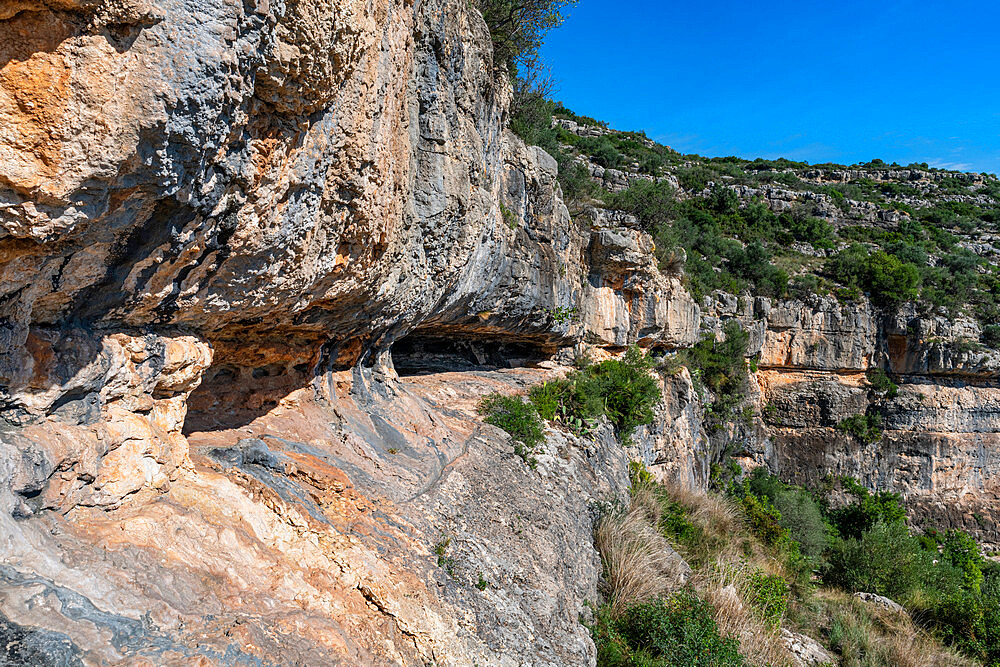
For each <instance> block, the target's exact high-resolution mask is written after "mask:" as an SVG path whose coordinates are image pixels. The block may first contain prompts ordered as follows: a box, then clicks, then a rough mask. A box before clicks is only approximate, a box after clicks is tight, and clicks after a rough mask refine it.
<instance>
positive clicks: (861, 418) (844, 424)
mask: <svg viewBox="0 0 1000 667" xmlns="http://www.w3.org/2000/svg"><path fill="white" fill-rule="evenodd" d="M837 429H838V430H840V431H843V432H844V433H850V434H851V435H853V436H854V437H855V438H857V439H858V440H860V441H861V442H863V443H865V444H868V445H870V444H873V443H876V442H878V441H879V440H881V439H882V416H881V415H851V416H850V417H848V418H846V419H843V420H841V421H840V423H839V424H837Z"/></svg>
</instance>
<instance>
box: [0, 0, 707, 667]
mask: <svg viewBox="0 0 1000 667" xmlns="http://www.w3.org/2000/svg"><path fill="white" fill-rule="evenodd" d="M0 44H3V46H0V125H2V127H3V128H5V129H4V130H3V131H2V132H0V227H2V229H0V341H2V345H0V487H2V491H0V510H2V511H0V524H2V525H0V534H2V535H3V538H2V541H0V552H2V555H3V559H2V561H3V564H2V566H0V627H2V628H3V630H2V635H3V636H4V637H5V638H8V639H9V641H6V642H5V644H4V645H5V647H6V648H5V650H6V651H7V654H6V656H5V658H6V659H7V660H16V659H20V658H24V659H34V658H31V656H35V657H37V656H46V657H45V660H48V661H52V662H62V663H65V664H75V663H77V662H80V661H82V662H85V663H88V664H118V663H121V662H128V663H140V662H143V661H147V662H155V663H157V664H181V663H184V664H186V663H189V662H197V661H203V662H209V663H218V664H243V663H249V662H252V663H255V664H279V663H280V664H289V663H296V664H430V663H434V664H444V665H467V664H482V665H519V664H535V665H563V664H574V665H576V664H591V663H593V660H594V649H593V644H592V642H591V640H590V638H589V633H588V632H587V631H586V629H585V628H584V627H583V626H582V625H581V624H580V616H581V613H583V612H584V611H585V606H584V603H585V602H586V601H596V600H597V597H598V593H597V580H598V577H599V575H600V568H601V566H600V561H599V559H598V558H597V554H596V552H595V551H594V549H593V546H592V539H591V537H592V536H591V520H592V513H591V508H592V507H593V506H594V505H595V504H596V503H599V502H615V501H616V499H620V498H621V496H622V494H623V493H624V491H625V489H626V488H627V465H626V464H627V461H626V452H625V451H624V450H623V449H622V448H621V446H620V445H619V444H618V443H617V442H616V441H615V440H614V438H613V436H612V434H611V432H610V430H609V429H607V427H604V429H603V430H598V431H597V432H595V433H594V434H593V437H591V438H589V439H581V438H577V437H575V436H573V435H572V434H569V433H565V432H561V431H551V432H549V433H548V437H547V439H546V443H545V445H544V446H543V449H542V451H540V452H538V453H537V454H536V457H535V458H536V460H537V464H536V466H535V467H529V466H528V465H527V463H526V462H525V461H523V460H522V459H521V458H519V457H518V456H516V455H515V454H514V451H513V448H512V447H511V446H510V444H509V442H508V437H507V436H506V435H505V434H503V433H502V432H500V431H498V430H497V429H495V428H492V427H488V426H485V425H483V424H482V422H481V421H480V420H479V419H478V418H477V416H476V413H475V406H476V404H477V403H478V400H479V399H480V398H481V397H482V396H483V395H485V394H488V393H490V392H492V391H504V392H511V391H520V390H523V389H524V388H525V387H526V386H527V385H528V384H530V383H533V382H538V381H542V380H544V379H546V378H548V377H553V376H557V375H559V374H561V373H565V372H566V368H564V367H562V366H560V365H559V364H558V363H554V362H550V363H548V364H546V367H547V368H548V370H544V369H539V368H535V369H528V368H523V367H521V368H517V366H519V365H524V364H532V365H535V364H537V362H538V361H540V360H543V359H548V358H550V357H552V356H553V355H557V353H558V356H557V357H556V358H557V359H563V360H567V359H570V358H571V357H572V348H573V346H576V345H583V344H588V345H596V346H599V347H606V348H610V349H611V350H613V351H614V350H620V349H621V348H622V347H624V346H626V345H629V344H632V343H636V342H641V343H642V344H643V345H645V346H647V347H659V348H664V349H674V348H678V347H683V346H685V345H688V344H690V343H691V342H693V341H694V340H695V339H696V337H697V330H698V322H699V318H700V314H699V309H698V306H697V305H696V304H695V303H694V302H693V301H692V300H691V298H690V297H689V296H688V295H687V293H686V291H685V290H684V289H683V288H682V286H681V284H680V281H679V279H678V277H677V276H666V275H663V274H662V273H661V272H660V271H659V269H658V267H657V265H656V261H655V259H653V258H652V256H651V253H652V243H651V240H650V238H649V237H648V235H645V234H643V233H641V232H638V231H636V230H634V229H632V228H630V227H629V225H628V224H627V223H626V221H622V220H618V219H614V218H608V219H606V220H604V221H602V222H601V223H600V224H591V222H590V221H588V220H585V219H579V220H574V219H573V218H572V217H571V216H570V214H569V211H568V210H567V208H566V206H565V205H564V204H563V202H562V198H561V195H560V191H559V186H558V183H557V180H556V176H557V166H556V162H555V160H553V159H552V158H551V157H550V156H548V155H547V154H546V153H544V152H543V151H541V150H539V149H537V148H531V147H526V146H525V145H524V144H522V143H521V142H520V141H519V140H518V139H517V138H516V137H515V136H514V135H513V134H511V133H509V132H506V131H504V129H503V127H504V125H505V120H506V118H505V117H506V114H507V98H508V96H509V87H508V86H507V84H506V83H505V82H504V80H503V78H502V76H500V75H498V74H497V72H496V71H495V69H494V67H493V63H492V61H491V57H492V56H491V50H492V45H491V42H490V39H489V34H488V31H487V29H486V26H485V25H484V23H483V21H482V19H481V17H480V16H479V14H478V13H477V12H476V11H474V10H473V9H471V8H470V6H469V4H468V3H466V2H464V1H459V0H430V1H428V2H420V3H412V2H408V1H405V0H376V1H375V2H367V3H360V2H352V1H344V2H335V3H327V4H325V5H322V6H314V5H312V4H309V3H305V2H297V1H292V0H289V1H286V2H280V3H268V2H244V3H240V2H230V1H229V0H163V1H161V2H156V3H146V2H141V1H138V0H136V1H131V0H129V1H120V2H117V1H116V2H105V1H103V0H94V1H89V0H88V1H78V0H58V1H56V0H52V1H46V2H36V1H34V0H25V1H22V2H16V3H14V4H13V5H11V4H10V3H8V4H7V5H5V7H4V9H2V10H0ZM414 351H418V352H414ZM560 351H561V352H560ZM415 355H421V356H423V358H422V359H421V363H413V356H415ZM456 355H458V356H457V357H456ZM463 355H464V356H463ZM394 357H395V359H394ZM456 358H462V359H466V361H464V362H463V363H466V364H467V365H466V366H463V368H465V369H466V370H467V372H466V373H464V374H458V373H454V372H446V371H448V370H449V368H448V365H449V364H451V363H452V361H453V360H454V359H456ZM468 359H471V361H468ZM396 360H398V361H399V364H398V368H397V364H396V363H395V362H396ZM442 360H443V366H442ZM511 366H514V367H515V368H509V367H511ZM685 383H686V384H685ZM671 386H672V387H673V389H672V390H671V391H672V399H671V401H669V402H668V403H667V404H666V405H665V406H664V407H663V408H662V414H663V419H662V421H661V422H658V423H657V424H656V425H654V426H653V427H651V428H649V429H647V431H648V432H645V433H644V434H643V435H642V437H641V439H638V440H637V442H642V443H646V444H645V445H642V446H644V447H645V451H646V452H647V453H648V454H649V456H650V457H653V456H654V455H655V452H654V450H657V451H660V452H661V455H662V452H663V451H666V449H667V448H672V450H673V451H674V454H671V461H670V462H669V463H670V465H671V466H672V469H675V470H676V473H677V474H678V475H686V476H687V478H688V479H690V480H693V481H697V480H698V479H701V478H702V477H703V476H704V473H703V471H704V469H705V468H706V465H707V464H705V463H704V462H703V461H702V458H701V456H702V455H701V454H699V453H698V451H697V450H696V449H691V448H689V447H686V446H685V439H684V435H685V432H686V429H688V428H699V426H698V419H699V417H698V408H697V404H696V401H695V400H694V398H693V394H692V393H691V387H690V382H689V381H687V380H685V379H683V378H681V379H678V380H676V381H674V383H673V384H672V385H671ZM684 420H687V422H685V421H684ZM687 423H690V426H688V425H686V424H687ZM654 441H655V442H660V443H666V444H662V445H655V446H654V445H650V444H649V443H650V442H654ZM657 448H658V449H657ZM689 450H690V451H689ZM675 455H676V456H678V457H682V458H683V457H685V456H686V457H687V458H684V459H683V461H681V462H679V463H678V462H674V461H673V457H674V456H675ZM661 458H662V456H661ZM678 460H680V459H678ZM665 463H667V462H666V461H665ZM26 656H28V657H26Z"/></svg>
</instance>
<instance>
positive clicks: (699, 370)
mask: <svg viewBox="0 0 1000 667" xmlns="http://www.w3.org/2000/svg"><path fill="white" fill-rule="evenodd" d="M723 333H724V334H725V337H724V338H723V339H722V340H716V338H715V336H711V335H710V336H706V337H705V338H703V339H702V340H701V341H700V342H698V343H697V344H696V345H694V346H693V347H691V348H689V349H687V350H685V351H684V352H683V353H681V354H680V355H679V356H681V357H682V360H683V363H684V364H685V365H686V366H687V367H688V368H689V369H690V370H691V374H692V376H693V377H694V378H696V381H698V382H702V383H704V384H705V385H707V386H708V388H709V389H711V390H712V393H714V394H715V401H714V403H712V404H711V405H710V406H709V414H708V417H709V421H710V425H718V424H721V423H722V422H725V421H727V420H730V419H732V418H733V410H734V408H735V407H736V406H737V405H738V404H739V403H740V402H741V401H742V400H743V398H744V396H745V394H746V389H747V382H748V381H749V376H748V375H747V368H746V351H747V344H748V343H749V340H750V336H749V334H748V333H747V332H746V331H744V330H743V328H742V327H741V326H740V325H739V323H738V322H737V321H736V320H729V321H728V322H726V324H725V326H724V328H723Z"/></svg>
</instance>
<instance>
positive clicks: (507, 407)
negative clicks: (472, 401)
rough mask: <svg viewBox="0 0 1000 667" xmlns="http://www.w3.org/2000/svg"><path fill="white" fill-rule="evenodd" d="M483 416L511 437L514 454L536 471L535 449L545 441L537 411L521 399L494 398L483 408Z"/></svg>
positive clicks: (482, 403)
mask: <svg viewBox="0 0 1000 667" xmlns="http://www.w3.org/2000/svg"><path fill="white" fill-rule="evenodd" d="M479 414H481V415H483V416H484V417H485V419H484V421H485V422H486V423H487V424H492V425H493V426H497V427H499V428H501V429H503V430H504V431H506V432H507V433H509V434H510V436H511V438H512V439H513V441H514V452H515V453H516V454H517V455H518V456H520V457H521V458H522V459H523V460H524V462H525V463H527V464H528V465H530V466H531V467H532V468H534V467H535V459H534V456H533V455H534V452H535V448H536V447H537V446H538V445H539V444H540V443H541V442H542V441H543V440H544V439H545V432H544V431H543V428H542V420H541V419H540V418H539V416H538V412H537V410H535V407H534V406H533V405H532V404H531V403H529V402H526V401H525V400H524V399H523V398H521V397H520V396H504V395H503V394H491V395H489V396H487V397H485V398H484V399H483V400H482V401H481V402H480V404H479Z"/></svg>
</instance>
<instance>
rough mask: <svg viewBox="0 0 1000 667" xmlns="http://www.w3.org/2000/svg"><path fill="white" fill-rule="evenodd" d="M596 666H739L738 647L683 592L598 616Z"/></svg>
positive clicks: (699, 602) (692, 597) (741, 662)
mask: <svg viewBox="0 0 1000 667" xmlns="http://www.w3.org/2000/svg"><path fill="white" fill-rule="evenodd" d="M593 633H594V637H595V643H596V644H597V646H598V657H597V664H598V665H599V666H600V667H626V666H628V667H633V666H634V667H640V666H641V667H675V666H678V665H685V667H742V666H743V665H745V664H746V661H745V660H744V659H743V657H742V656H741V655H740V653H739V642H738V641H737V640H735V639H731V638H726V637H722V636H721V635H720V633H719V628H718V626H717V625H716V623H715V620H714V619H713V618H712V613H711V609H710V607H709V606H708V605H707V604H706V603H705V602H703V601H702V600H700V599H699V598H698V597H696V596H695V595H693V594H691V593H689V592H686V591H682V592H679V593H677V594H675V595H674V596H672V597H670V598H667V599H660V600H655V601H651V602H646V603H643V604H638V605H635V606H633V607H630V608H629V609H627V610H626V611H625V613H624V614H622V615H621V616H620V617H619V618H611V617H610V615H609V614H604V615H598V619H597V622H596V623H595V626H594V629H593Z"/></svg>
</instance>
